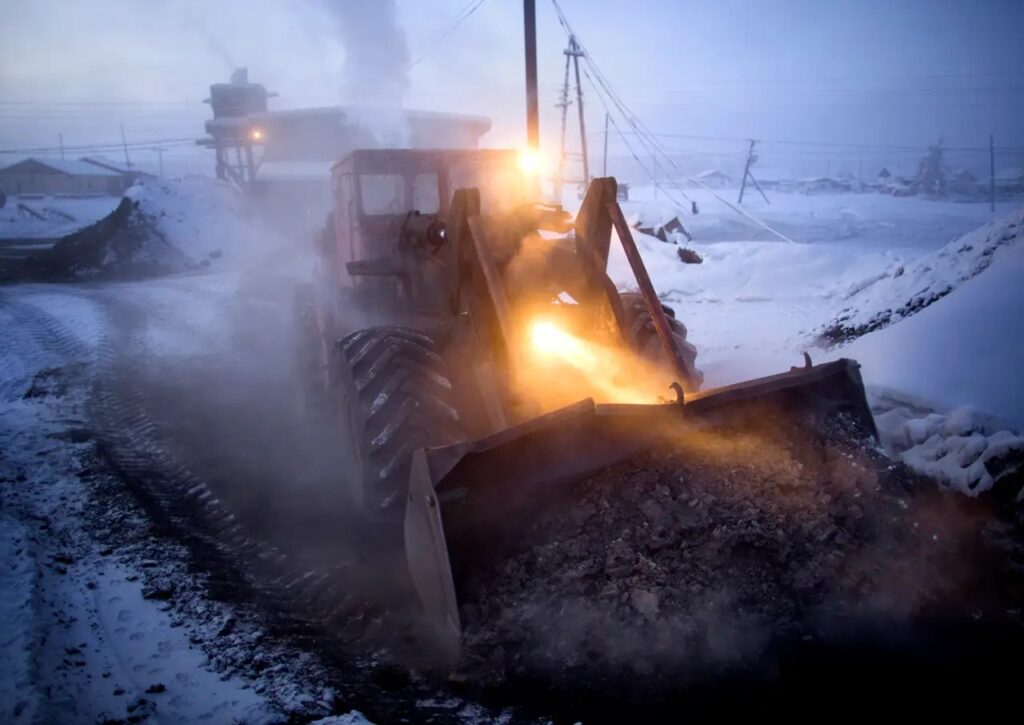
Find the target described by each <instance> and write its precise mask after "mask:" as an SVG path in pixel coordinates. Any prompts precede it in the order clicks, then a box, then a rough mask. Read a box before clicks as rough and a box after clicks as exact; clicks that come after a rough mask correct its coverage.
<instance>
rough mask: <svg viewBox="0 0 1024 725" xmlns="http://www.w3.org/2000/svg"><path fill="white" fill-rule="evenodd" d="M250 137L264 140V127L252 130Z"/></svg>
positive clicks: (254, 139) (255, 139)
mask: <svg viewBox="0 0 1024 725" xmlns="http://www.w3.org/2000/svg"><path fill="white" fill-rule="evenodd" d="M249 138H250V139H252V140H253V141H262V140H263V129H260V128H254V129H253V130H252V131H250V132H249Z"/></svg>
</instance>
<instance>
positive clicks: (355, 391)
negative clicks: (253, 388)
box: [336, 327, 463, 513]
mask: <svg viewBox="0 0 1024 725" xmlns="http://www.w3.org/2000/svg"><path fill="white" fill-rule="evenodd" d="M336 353H337V360H336V365H337V368H338V382H339V387H340V395H341V400H340V402H339V406H340V417H341V418H342V422H343V424H344V426H345V428H346V429H347V433H348V435H347V438H348V443H349V449H350V451H351V453H352V455H351V459H352V470H351V471H350V475H349V476H348V479H349V484H350V490H351V494H352V499H353V502H354V503H355V504H356V505H357V506H360V507H362V508H364V509H367V510H369V511H375V512H380V513H385V512H390V511H394V512H399V513H400V512H401V511H402V510H403V506H404V503H405V495H406V489H407V486H408V482H409V466H410V462H411V459H412V454H413V452H414V451H415V450H416V449H417V448H423V447H426V446H440V445H448V444H451V443H457V442H458V441H460V440H462V438H463V436H462V433H461V430H460V420H459V414H458V411H457V409H456V406H455V404H454V402H453V396H452V383H451V377H450V376H449V375H448V374H447V372H446V371H445V369H444V364H443V361H442V359H441V357H440V355H438V353H437V345H436V344H435V343H434V341H433V340H432V339H431V338H430V337H429V336H428V335H426V334H424V333H422V332H419V331H417V330H413V329H410V328H406V327H372V328H368V329H365V330H359V331H358V332H354V333H352V334H351V335H348V336H347V337H345V338H344V339H343V340H341V341H340V342H339V343H338V344H337V347H336Z"/></svg>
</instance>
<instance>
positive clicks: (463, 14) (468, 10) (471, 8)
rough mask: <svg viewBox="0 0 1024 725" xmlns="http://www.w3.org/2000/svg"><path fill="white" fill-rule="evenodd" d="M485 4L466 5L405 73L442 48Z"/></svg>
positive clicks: (480, 1)
mask: <svg viewBox="0 0 1024 725" xmlns="http://www.w3.org/2000/svg"><path fill="white" fill-rule="evenodd" d="M484 2H486V0H472V2H470V3H469V5H466V6H465V7H464V8H462V10H460V11H459V13H458V14H457V15H456V16H455V20H454V21H452V24H451V25H449V26H448V29H447V30H445V31H444V32H443V33H441V34H440V35H439V36H438V37H437V39H436V40H434V41H433V42H432V43H431V44H430V45H429V46H428V47H427V49H426V50H425V51H423V53H422V54H421V55H420V57H418V58H417V59H416V60H414V61H413V62H412V63H410V64H409V67H408V68H406V69H405V72H406V73H408V72H409V71H411V70H412V69H413V68H415V67H416V66H417V65H419V63H420V61H422V60H423V59H424V58H426V57H427V56H428V55H430V54H431V53H432V52H433V51H434V50H435V49H436V48H438V47H440V45H441V41H442V40H444V39H445V38H447V37H448V36H449V35H451V34H452V32H454V30H455V29H456V28H457V27H459V26H460V25H462V22H463V21H464V20H465V19H466V18H468V17H469V16H470V15H472V14H473V13H475V12H476V9H477V8H479V7H480V6H481V5H483V4H484Z"/></svg>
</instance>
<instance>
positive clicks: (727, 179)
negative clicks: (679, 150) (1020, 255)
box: [693, 169, 733, 189]
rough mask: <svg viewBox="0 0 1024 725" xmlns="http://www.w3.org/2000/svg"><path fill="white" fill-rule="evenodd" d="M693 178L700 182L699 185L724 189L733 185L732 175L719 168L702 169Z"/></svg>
mask: <svg viewBox="0 0 1024 725" xmlns="http://www.w3.org/2000/svg"><path fill="white" fill-rule="evenodd" d="M693 178H694V179H695V180H696V181H698V182H700V184H698V185H703V186H707V187H709V188H711V189H724V188H726V187H729V186H732V185H733V181H732V177H731V176H729V175H728V174H726V173H725V172H724V171H719V170H718V169H708V170H707V171H701V172H700V173H699V174H697V175H696V176H695V177H693Z"/></svg>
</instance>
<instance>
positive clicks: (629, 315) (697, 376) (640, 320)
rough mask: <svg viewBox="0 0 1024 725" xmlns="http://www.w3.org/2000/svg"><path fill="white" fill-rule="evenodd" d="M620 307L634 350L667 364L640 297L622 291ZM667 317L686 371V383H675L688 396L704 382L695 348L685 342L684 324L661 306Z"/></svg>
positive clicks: (649, 314) (671, 310)
mask: <svg viewBox="0 0 1024 725" xmlns="http://www.w3.org/2000/svg"><path fill="white" fill-rule="evenodd" d="M620 299H621V300H622V307H623V310H624V311H625V313H626V324H627V326H628V327H629V330H630V332H631V333H632V337H633V340H634V341H635V342H636V350H637V352H639V353H640V355H641V356H642V357H644V358H646V359H648V360H650V361H652V362H654V363H655V364H658V365H667V364H668V362H669V361H668V358H667V356H666V355H665V350H664V348H662V346H661V340H659V339H658V331H657V330H656V329H655V327H654V320H652V319H651V313H650V312H648V311H647V305H646V304H645V303H644V298H643V296H642V295H640V294H639V293H637V292H624V293H623V294H622V295H620ZM661 307H662V309H663V310H665V315H666V317H667V318H668V324H669V328H671V330H672V337H673V338H674V341H675V344H676V347H677V348H678V349H679V350H680V352H681V353H682V357H683V364H684V366H685V368H686V375H687V379H686V380H680V381H679V384H680V385H682V386H683V390H684V391H685V392H687V393H692V392H695V391H697V390H700V386H701V384H702V383H703V382H704V373H702V372H701V371H700V370H699V369H698V368H697V348H696V347H694V345H693V343H691V342H689V341H688V340H687V339H686V334H687V332H686V325H684V324H683V323H682V322H680V321H679V320H677V319H676V313H675V310H673V309H672V308H671V307H669V306H668V305H662V306H661Z"/></svg>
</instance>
